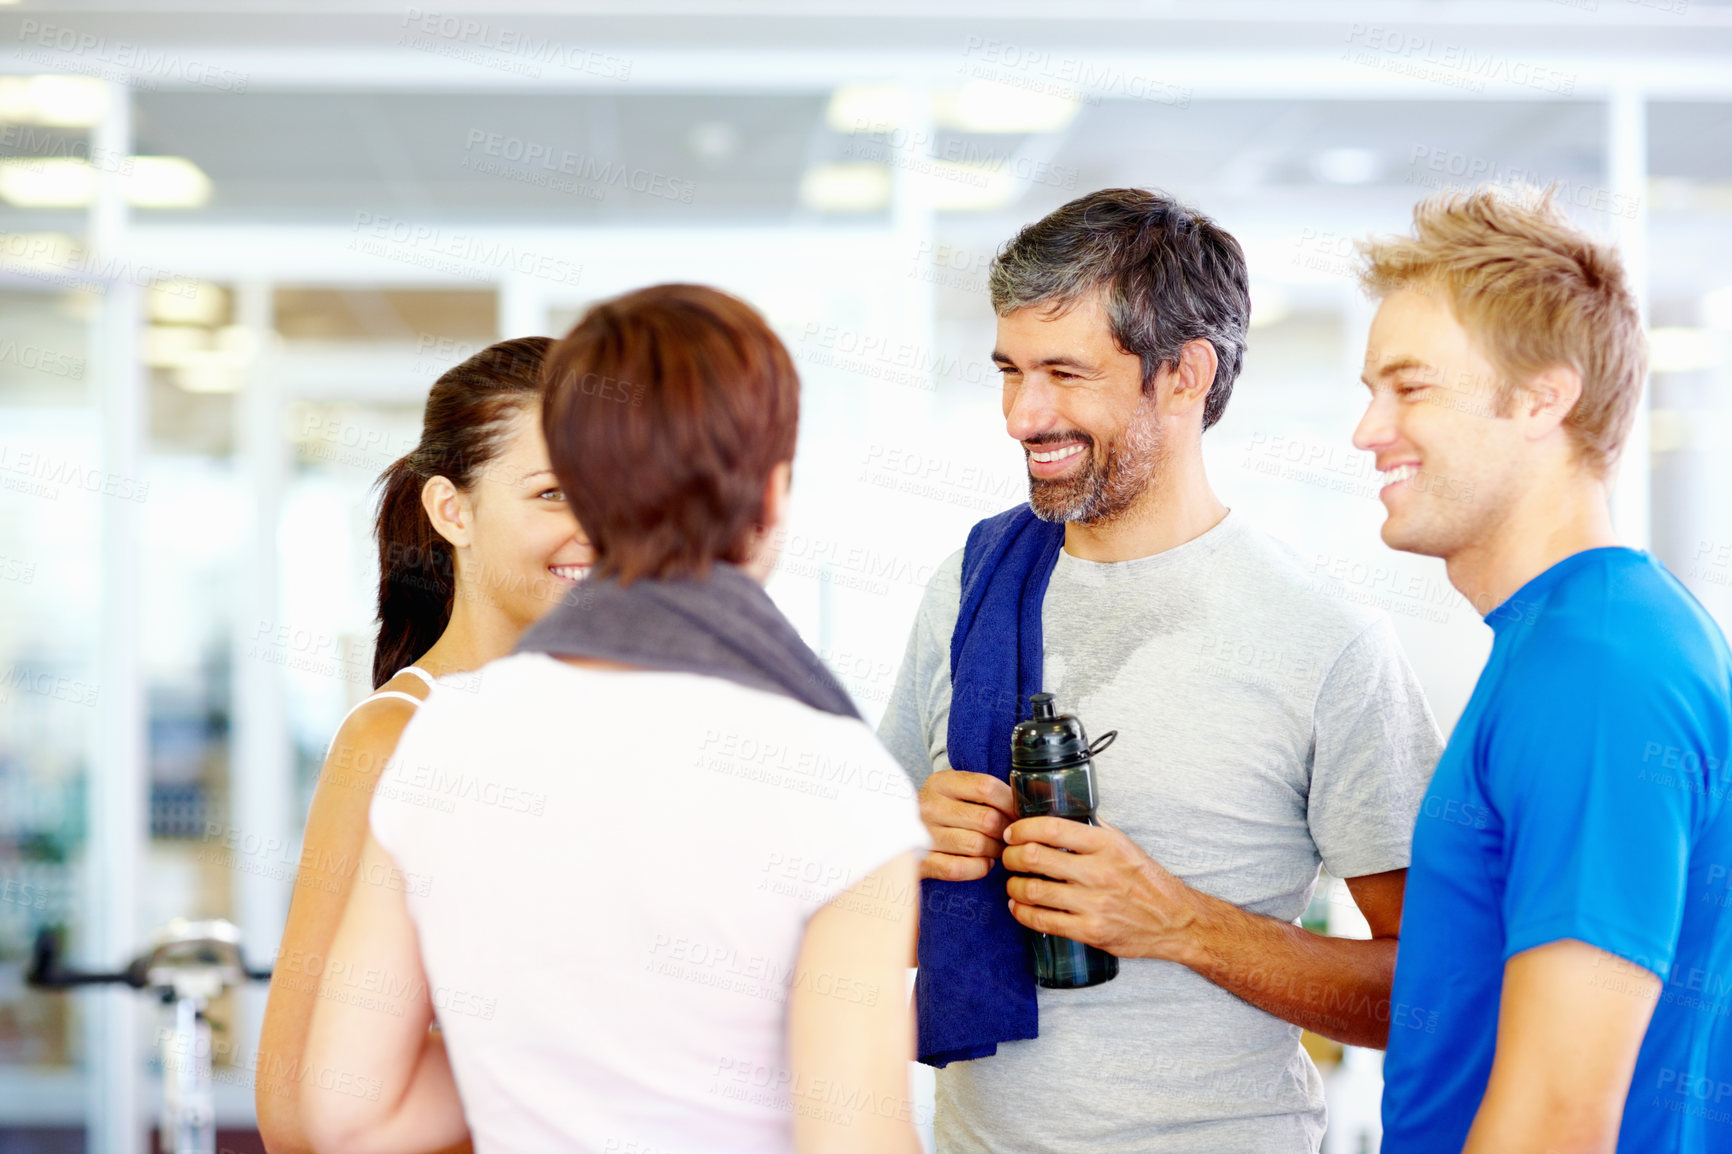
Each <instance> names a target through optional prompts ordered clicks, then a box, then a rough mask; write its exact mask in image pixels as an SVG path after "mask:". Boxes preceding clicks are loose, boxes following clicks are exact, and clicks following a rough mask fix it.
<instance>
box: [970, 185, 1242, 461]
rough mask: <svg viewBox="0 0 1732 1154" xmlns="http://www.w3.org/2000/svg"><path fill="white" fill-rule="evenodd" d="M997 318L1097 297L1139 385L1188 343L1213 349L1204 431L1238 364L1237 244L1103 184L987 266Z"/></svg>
mask: <svg viewBox="0 0 1732 1154" xmlns="http://www.w3.org/2000/svg"><path fill="white" fill-rule="evenodd" d="M988 283H989V286H990V289H991V292H992V307H993V308H994V309H995V310H997V312H998V314H999V315H1000V316H1004V315H1006V314H1008V313H1012V312H1015V311H1016V310H1017V309H1022V308H1029V307H1031V306H1038V307H1043V308H1057V309H1060V310H1063V309H1068V308H1070V307H1071V306H1073V305H1074V304H1076V303H1077V301H1078V300H1080V299H1081V298H1083V297H1085V296H1087V295H1088V294H1090V293H1092V292H1095V291H1096V290H1099V289H1105V291H1106V307H1107V318H1108V324H1109V326H1110V327H1111V329H1112V334H1113V340H1115V341H1116V342H1118V346H1119V347H1120V348H1121V349H1123V350H1124V351H1125V352H1127V353H1135V354H1136V355H1137V356H1138V357H1141V358H1142V362H1143V388H1144V389H1149V388H1152V387H1153V386H1154V381H1155V374H1156V372H1158V371H1159V370H1160V369H1163V368H1172V367H1174V366H1176V365H1177V364H1178V361H1179V351H1180V350H1181V349H1182V348H1183V347H1184V346H1185V344H1186V343H1187V342H1189V341H1194V340H1198V339H1202V340H1206V341H1208V342H1209V343H1210V344H1212V345H1213V346H1214V347H1215V358H1216V368H1215V383H1214V384H1213V385H1212V386H1211V387H1210V389H1209V395H1208V397H1207V399H1206V400H1205V401H1204V404H1203V427H1204V428H1205V429H1206V428H1208V427H1209V426H1210V425H1213V424H1214V423H1215V422H1216V421H1218V420H1220V419H1221V414H1222V413H1223V412H1224V411H1225V410H1226V408H1227V398H1228V397H1229V396H1231V395H1232V393H1233V382H1234V381H1235V380H1236V379H1237V378H1238V376H1239V368H1240V366H1241V365H1242V364H1243V363H1244V360H1245V328H1246V326H1247V324H1249V322H1250V319H1251V289H1250V280H1249V277H1248V276H1247V274H1246V271H1245V253H1244V251H1243V250H1242V249H1241V248H1240V247H1239V242H1238V241H1236V240H1234V239H1233V237H1232V234H1230V233H1228V232H1227V231H1226V230H1225V229H1223V228H1221V226H1220V225H1218V224H1216V223H1215V222H1214V221H1213V220H1210V219H1209V218H1208V217H1206V216H1204V215H1203V214H1202V213H1200V212H1197V211H1195V210H1194V209H1190V208H1187V207H1185V206H1184V205H1182V204H1180V203H1179V202H1178V201H1176V200H1174V199H1173V198H1172V197H1170V196H1166V195H1164V194H1162V193H1157V192H1145V191H1143V190H1142V189H1136V188H1105V189H1102V190H1101V191H1099V192H1091V193H1090V194H1089V195H1087V196H1084V197H1079V198H1077V199H1076V200H1073V201H1071V202H1070V203H1069V204H1067V205H1065V206H1064V207H1063V208H1060V209H1057V210H1055V211H1054V212H1052V213H1050V214H1049V215H1047V216H1045V217H1043V218H1042V219H1040V220H1038V221H1036V222H1035V223H1033V224H1031V225H1028V226H1026V227H1025V228H1023V230H1022V231H1021V232H1019V233H1017V234H1016V236H1015V237H1014V238H1012V239H1011V240H1010V242H1009V243H1007V244H1006V245H1005V246H1004V247H1003V248H1002V249H1000V250H999V253H998V256H997V257H996V258H995V259H994V260H993V262H992V274H991V278H990V280H989V282H988Z"/></svg>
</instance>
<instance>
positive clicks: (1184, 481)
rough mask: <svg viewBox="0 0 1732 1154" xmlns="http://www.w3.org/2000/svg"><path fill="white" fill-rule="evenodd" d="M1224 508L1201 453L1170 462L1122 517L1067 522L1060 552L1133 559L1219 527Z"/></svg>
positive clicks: (1089, 557)
mask: <svg viewBox="0 0 1732 1154" xmlns="http://www.w3.org/2000/svg"><path fill="white" fill-rule="evenodd" d="M1226 515H1227V507H1226V506H1225V505H1223V504H1221V502H1220V499H1219V498H1217V497H1216V496H1215V491H1214V490H1213V489H1211V488H1210V487H1209V478H1208V475H1207V474H1205V473H1204V472H1203V460H1202V455H1201V453H1200V452H1199V453H1196V454H1186V455H1185V456H1184V457H1183V458H1182V459H1180V460H1169V461H1168V462H1167V463H1166V467H1165V468H1164V469H1162V470H1161V471H1160V472H1159V473H1158V474H1157V475H1156V476H1155V479H1154V480H1153V482H1151V483H1150V485H1149V487H1148V490H1147V491H1146V492H1144V493H1143V495H1142V496H1141V497H1139V498H1138V499H1137V502H1136V504H1134V505H1132V506H1131V507H1130V508H1129V509H1127V510H1126V511H1125V512H1124V514H1123V515H1122V516H1119V517H1115V518H1114V519H1113V520H1112V521H1109V522H1106V523H1103V524H1087V523H1084V522H1082V521H1068V522H1066V523H1065V527H1064V551H1065V552H1066V553H1069V554H1070V555H1071V556H1072V557H1076V558H1079V559H1081V560H1083V561H1131V560H1135V559H1136V558H1138V557H1152V556H1154V555H1155V554H1156V553H1165V552H1166V551H1167V550H1168V549H1172V548H1175V547H1177V546H1179V545H1183V544H1184V543H1185V542H1186V541H1191V540H1195V539H1196V538H1198V537H1201V536H1202V535H1203V534H1204V533H1207V532H1208V531H1209V530H1210V529H1213V528H1214V527H1215V526H1216V525H1219V524H1220V523H1221V518H1223V517H1225V516H1226Z"/></svg>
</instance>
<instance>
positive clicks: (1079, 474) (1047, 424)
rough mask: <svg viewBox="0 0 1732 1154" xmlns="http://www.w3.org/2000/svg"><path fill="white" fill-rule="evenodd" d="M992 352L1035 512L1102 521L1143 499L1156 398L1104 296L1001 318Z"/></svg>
mask: <svg viewBox="0 0 1732 1154" xmlns="http://www.w3.org/2000/svg"><path fill="white" fill-rule="evenodd" d="M992 359H993V361H994V363H995V364H997V365H998V368H999V372H1000V373H1001V374H1002V375H1003V378H1004V422H1005V431H1006V432H1008V433H1009V434H1010V435H1011V436H1012V437H1014V438H1015V439H1016V440H1018V441H1020V442H1021V443H1022V447H1023V453H1024V456H1025V458H1026V459H1027V461H1028V488H1029V504H1030V505H1031V506H1032V507H1033V509H1034V511H1035V513H1036V515H1038V516H1039V517H1040V518H1041V519H1042V520H1046V521H1080V522H1084V523H1099V522H1106V521H1111V520H1113V519H1114V518H1116V517H1118V516H1120V515H1121V514H1123V513H1124V512H1125V511H1126V510H1127V509H1129V508H1130V507H1131V506H1132V505H1133V504H1135V503H1136V500H1137V498H1138V497H1140V496H1141V495H1142V494H1143V493H1144V491H1146V490H1147V489H1148V487H1149V484H1150V483H1151V481H1152V480H1153V479H1154V476H1155V473H1156V467H1157V465H1158V463H1159V460H1160V449H1161V435H1160V427H1159V425H1158V424H1157V419H1156V398H1155V395H1154V394H1153V393H1152V392H1151V393H1150V394H1148V395H1146V396H1145V395H1144V393H1143V362H1142V358H1141V357H1138V356H1137V355H1136V354H1135V353H1127V352H1125V351H1124V350H1123V349H1121V348H1119V347H1118V345H1117V343H1116V342H1115V341H1114V340H1113V335H1112V330H1111V328H1110V326H1109V323H1108V319H1107V313H1106V306H1105V302H1104V300H1103V298H1102V295H1101V293H1099V292H1095V293H1091V294H1089V295H1087V296H1084V297H1083V298H1081V299H1080V300H1078V301H1077V302H1076V303H1075V304H1074V305H1072V306H1071V307H1070V308H1068V309H1066V310H1064V311H1062V312H1055V311H1053V310H1051V309H1049V308H1045V307H1041V306H1030V307H1028V308H1021V309H1017V310H1016V311H1014V312H1012V313H1009V314H1008V315H1004V316H1000V317H999V318H998V343H997V346H996V347H995V348H994V349H993V354H992Z"/></svg>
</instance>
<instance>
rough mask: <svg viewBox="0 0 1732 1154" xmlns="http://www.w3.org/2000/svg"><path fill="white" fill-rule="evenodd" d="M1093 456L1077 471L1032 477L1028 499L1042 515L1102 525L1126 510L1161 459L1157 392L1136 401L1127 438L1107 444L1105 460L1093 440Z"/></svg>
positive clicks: (1150, 481) (1149, 482)
mask: <svg viewBox="0 0 1732 1154" xmlns="http://www.w3.org/2000/svg"><path fill="white" fill-rule="evenodd" d="M1088 454H1089V462H1088V465H1087V467H1086V468H1084V469H1083V470H1082V471H1081V472H1079V473H1078V474H1076V475H1075V476H1074V477H1065V478H1054V479H1051V480H1046V479H1042V478H1039V477H1035V476H1033V475H1032V474H1031V475H1030V476H1029V479H1028V503H1029V507H1030V508H1031V509H1033V510H1034V515H1035V516H1036V517H1039V518H1040V519H1041V520H1042V521H1077V522H1080V523H1082V524H1084V525H1104V524H1107V523H1108V522H1111V521H1114V520H1117V519H1118V518H1119V517H1121V516H1123V515H1124V513H1125V511H1126V510H1128V509H1129V508H1130V507H1131V506H1132V505H1134V504H1136V503H1137V500H1138V499H1139V498H1141V497H1142V495H1143V494H1144V493H1146V492H1148V489H1149V486H1150V485H1152V484H1153V483H1154V480H1155V474H1156V473H1157V472H1158V471H1159V466H1160V462H1161V433H1160V427H1159V426H1158V425H1156V424H1155V420H1154V398H1153V397H1152V396H1147V395H1145V396H1144V397H1143V399H1142V401H1141V402H1140V403H1139V404H1138V405H1137V411H1136V413H1135V414H1134V415H1133V416H1132V418H1131V423H1130V426H1129V427H1128V428H1127V429H1126V430H1125V435H1124V439H1123V440H1122V441H1121V442H1120V443H1118V444H1111V445H1108V446H1107V452H1106V460H1105V461H1104V462H1098V463H1097V462H1096V461H1095V459H1094V444H1093V443H1092V442H1091V443H1090V445H1089V448H1088Z"/></svg>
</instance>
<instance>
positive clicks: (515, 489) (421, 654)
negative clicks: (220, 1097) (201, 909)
mask: <svg viewBox="0 0 1732 1154" xmlns="http://www.w3.org/2000/svg"><path fill="white" fill-rule="evenodd" d="M552 345H553V342H552V341H551V340H550V339H549V338H547V337H520V338H517V339H515V340H509V341H501V342H499V343H498V344H495V345H491V346H489V347H488V348H486V349H483V350H482V351H481V352H479V353H477V354H476V355H475V356H473V357H471V358H469V359H468V360H467V361H464V362H463V363H462V364H460V365H458V366H456V367H455V368H453V369H451V370H450V371H448V372H446V373H445V374H444V375H443V376H441V377H440V378H439V379H438V380H437V381H436V382H434V384H433V388H432V391H431V392H429V394H428V396H427V407H426V411H425V414H424V416H423V419H422V429H421V440H420V443H419V444H417V445H416V446H415V448H414V450H413V451H412V452H410V453H408V454H407V455H406V456H404V457H402V458H401V459H400V460H398V461H397V462H395V463H394V464H393V465H392V466H391V467H390V468H388V469H386V470H385V472H384V474H383V475H382V476H381V477H380V478H379V485H380V488H381V489H382V490H383V492H382V494H381V498H380V502H379V515H378V520H377V522H376V525H375V533H376V536H377V538H378V543H379V599H378V606H379V633H378V639H377V642H376V644H375V648H374V657H373V688H374V693H373V694H372V695H371V696H369V697H368V698H366V699H365V700H364V701H362V702H361V703H360V704H358V705H357V706H355V708H354V709H352V710H351V711H350V712H349V715H348V716H347V717H345V718H344V719H343V722H342V724H341V726H340V727H339V729H338V731H337V735H336V737H335V739H333V741H332V743H331V747H330V749H329V750H328V751H327V754H326V758H325V764H324V768H323V770H322V771H321V773H320V775H319V782H318V785H317V787H316V788H315V790H314V794H313V804H312V808H311V810H310V812H309V813H308V815H307V826H306V833H305V836H304V838H303V842H302V851H301V868H300V870H299V872H298V873H297V874H296V877H295V890H294V897H293V899H292V901H291V904H290V907H289V920H288V925H287V926H286V927H285V928H284V931H283V940H282V946H281V949H280V950H279V952H278V955H277V964H276V976H275V977H274V978H273V979H272V982H271V993H270V1001H269V1003H268V1005H267V1008H266V1011H265V1021H264V1030H263V1033H262V1035H261V1037H260V1041H259V1063H258V1069H257V1078H256V1080H255V1086H254V1093H255V1097H256V1099H257V1106H258V1117H259V1129H260V1132H261V1134H262V1135H263V1137H264V1139H265V1142H266V1144H267V1146H268V1148H269V1149H270V1151H271V1152H272V1154H303V1152H308V1154H310V1151H311V1150H312V1146H311V1143H309V1141H308V1140H307V1136H306V1134H305V1131H304V1130H303V1129H302V1126H301V1122H300V1100H301V1093H302V1090H303V1088H304V1086H305V1085H306V1084H308V1083H309V1082H311V1081H312V1079H311V1078H310V1077H308V1076H307V1075H308V1074H309V1071H307V1070H305V1069H304V1068H303V1066H302V1061H301V1059H302V1054H303V1051H304V1049H305V1045H306V1039H307V1028H308V1024H309V1021H310V1019H311V1016H312V1009H313V1005H314V1003H315V1001H316V998H317V995H318V990H319V981H320V971H321V970H322V968H323V959H324V958H325V956H327V955H328V953H329V949H330V945H331V939H332V937H333V936H334V935H335V933H336V929H337V923H338V920H339V919H340V918H341V916H342V912H343V908H344V906H345V904H346V902H347V900H348V895H349V891H350V888H351V885H352V882H353V879H354V876H355V866H356V863H357V861H358V860H359V856H360V850H361V846H362V843H363V842H364V841H365V839H366V834H367V809H368V806H369V804H370V803H371V801H372V797H373V789H374V786H375V785H376V784H377V782H378V779H379V774H380V772H381V771H382V770H383V769H384V767H385V763H386V761H387V760H388V759H389V758H390V756H391V754H392V752H393V750H394V749H395V748H396V745H397V739H398V737H399V736H400V735H401V733H402V731H403V728H404V726H406V725H407V724H408V722H409V719H410V718H411V717H412V716H414V713H415V710H416V708H417V707H418V706H419V705H420V703H421V702H422V701H423V700H424V699H425V698H426V696H427V694H428V692H429V690H430V688H431V686H432V684H433V681H434V679H436V678H442V677H443V678H452V679H453V680H452V681H451V682H448V684H452V683H455V684H457V685H458V686H459V687H462V685H463V682H462V680H461V679H459V678H457V677H456V675H459V674H469V673H473V672H474V671H475V670H478V669H480V668H481V666H483V665H485V664H486V663H487V662H489V661H492V660H493V659H495V658H497V657H503V656H505V655H506V654H507V653H509V652H511V649H512V646H513V645H515V644H516V643H517V640H518V638H519V637H520V636H521V635H522V633H523V632H524V630H526V629H527V628H528V627H529V626H530V625H532V624H534V623H535V622H536V621H537V620H539V619H540V618H541V616H542V615H543V614H545V613H546V612H547V611H548V610H550V609H552V608H553V607H554V606H555V605H558V604H560V603H561V602H562V601H564V600H565V598H566V594H567V592H568V591H569V590H571V589H572V588H573V586H575V584H576V583H577V582H578V581H579V580H580V579H581V578H582V577H583V575H584V574H585V573H586V572H587V570H588V568H589V565H590V562H591V560H592V559H593V552H592V550H591V549H590V546H589V541H588V540H587V539H586V538H585V536H584V535H583V532H582V530H581V529H580V528H579V527H578V524H577V521H576V520H575V518H573V516H572V514H571V511H570V509H569V508H568V507H567V505H566V502H565V496H564V494H563V492H562V491H561V490H560V487H559V482H558V480H557V479H556V478H555V477H554V475H553V470H552V466H551V465H550V464H549V461H548V454H547V445H546V442H545V440H544V439H543V437H542V432H541V375H542V368H543V362H544V361H545V359H546V357H547V353H548V350H549V349H550V348H551V347H552ZM361 1073H364V1071H362V1072H361Z"/></svg>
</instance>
